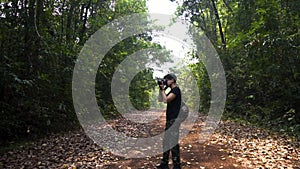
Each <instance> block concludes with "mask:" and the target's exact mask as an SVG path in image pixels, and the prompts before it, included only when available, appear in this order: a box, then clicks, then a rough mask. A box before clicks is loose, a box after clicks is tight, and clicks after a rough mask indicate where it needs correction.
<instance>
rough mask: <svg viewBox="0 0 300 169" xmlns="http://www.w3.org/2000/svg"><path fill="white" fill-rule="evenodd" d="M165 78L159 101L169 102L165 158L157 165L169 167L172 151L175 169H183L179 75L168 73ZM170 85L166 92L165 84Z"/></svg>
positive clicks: (161, 86) (161, 168) (164, 143)
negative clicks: (180, 135)
mask: <svg viewBox="0 0 300 169" xmlns="http://www.w3.org/2000/svg"><path fill="white" fill-rule="evenodd" d="M164 79H165V80H166V82H165V84H164V83H162V84H160V85H159V87H160V91H159V98H158V99H159V101H160V102H161V101H163V102H164V103H167V110H166V127H165V135H164V140H163V151H164V152H163V159H162V161H161V163H160V164H159V165H158V166H157V168H160V169H169V166H168V163H169V155H170V152H171V153H172V160H173V165H174V169H181V163H180V150H179V144H178V140H179V127H180V123H179V122H178V121H176V118H177V117H178V115H179V111H180V106H181V91H180V88H179V87H178V86H177V84H176V80H177V77H176V76H175V75H174V74H167V75H166V76H165V77H164ZM164 85H166V86H167V87H170V88H171V90H170V92H169V93H168V94H166V93H165V89H166V88H165V86H164Z"/></svg>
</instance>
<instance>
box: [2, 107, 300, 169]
mask: <svg viewBox="0 0 300 169" xmlns="http://www.w3.org/2000/svg"><path fill="white" fill-rule="evenodd" d="M162 114H163V113H161V112H157V113H152V115H156V116H160V115H162ZM203 118H204V117H203ZM203 118H200V119H199V120H198V121H197V123H196V124H195V125H194V127H193V128H192V130H191V131H190V133H189V134H188V136H187V137H186V138H184V139H183V140H181V143H180V145H181V159H182V164H183V167H182V168H184V169H185V168H192V169H199V168H200V169H204V168H206V169H213V168H228V169H234V168H238V169H241V168H287V169H289V168H290V169H293V168H294V169H300V144H299V143H297V142H296V143H295V142H293V141H292V140H290V139H287V138H284V137H280V136H277V135H271V134H270V133H269V132H268V131H264V130H261V129H258V128H253V127H248V126H245V125H238V124H235V123H232V122H221V123H220V125H219V128H218V129H217V130H216V132H215V133H214V134H213V135H212V136H211V138H210V140H209V141H207V142H205V143H201V144H200V143H199V142H198V137H199V133H200V131H201V127H202V126H203V124H204V122H203ZM110 124H111V126H113V127H114V128H115V129H116V130H118V131H120V132H125V133H127V134H129V135H131V136H135V137H138V136H141V135H142V136H143V137H147V134H148V136H151V135H155V134H159V133H160V132H162V131H163V129H164V117H163V116H161V118H160V119H159V120H155V121H152V122H150V123H149V124H148V125H143V124H136V123H132V122H131V121H128V120H125V119H118V120H113V121H110ZM129 128H130V130H129ZM128 131H129V132H128ZM160 158H161V154H159V155H157V156H154V157H146V158H141V159H126V158H124V157H120V156H116V155H114V154H112V153H110V152H107V151H104V150H103V149H102V148H101V147H99V146H98V145H96V144H95V143H94V142H93V141H92V140H91V139H89V138H88V137H87V136H86V135H85V134H84V132H83V131H76V132H70V133H67V134H64V135H56V136H49V137H48V138H45V139H42V140H40V141H38V142H35V143H32V144H31V145H30V146H28V147H26V148H25V147H23V148H20V149H18V150H14V151H9V152H6V153H2V154H0V169H1V168H62V169H69V168H70V169H77V168H99V169H147V168H148V169H153V168H155V166H156V164H157V163H159V161H160ZM170 166H172V164H170Z"/></svg>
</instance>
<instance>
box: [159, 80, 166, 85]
mask: <svg viewBox="0 0 300 169" xmlns="http://www.w3.org/2000/svg"><path fill="white" fill-rule="evenodd" d="M157 84H158V85H162V84H163V85H167V80H166V79H158V80H157Z"/></svg>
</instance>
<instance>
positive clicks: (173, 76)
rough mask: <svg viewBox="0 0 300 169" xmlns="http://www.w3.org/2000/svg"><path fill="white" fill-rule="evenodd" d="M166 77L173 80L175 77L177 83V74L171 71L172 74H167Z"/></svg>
mask: <svg viewBox="0 0 300 169" xmlns="http://www.w3.org/2000/svg"><path fill="white" fill-rule="evenodd" d="M164 79H168V80H172V79H173V80H174V82H175V83H176V80H177V77H176V75H175V74H173V73H170V74H167V75H166V76H165V77H164Z"/></svg>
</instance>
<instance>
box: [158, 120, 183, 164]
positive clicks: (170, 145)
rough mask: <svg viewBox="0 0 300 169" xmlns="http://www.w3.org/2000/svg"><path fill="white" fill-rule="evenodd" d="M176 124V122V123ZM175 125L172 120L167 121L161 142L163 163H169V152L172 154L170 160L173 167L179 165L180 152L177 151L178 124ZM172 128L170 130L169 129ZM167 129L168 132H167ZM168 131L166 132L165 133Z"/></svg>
mask: <svg viewBox="0 0 300 169" xmlns="http://www.w3.org/2000/svg"><path fill="white" fill-rule="evenodd" d="M177 123H178V122H177ZM177 123H175V119H174V120H167V122H166V128H165V135H164V140H163V150H164V153H163V159H162V161H163V163H166V164H167V163H168V162H169V155H170V151H171V153H172V160H173V163H174V166H176V165H180V150H179V144H178V141H179V127H180V124H177ZM171 126H172V128H171ZM168 129H169V130H168ZM167 130H168V131H167Z"/></svg>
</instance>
